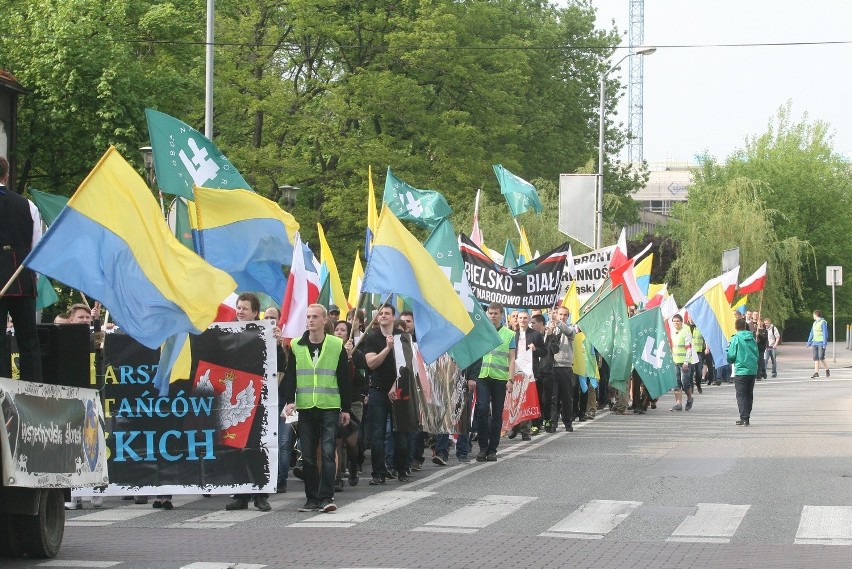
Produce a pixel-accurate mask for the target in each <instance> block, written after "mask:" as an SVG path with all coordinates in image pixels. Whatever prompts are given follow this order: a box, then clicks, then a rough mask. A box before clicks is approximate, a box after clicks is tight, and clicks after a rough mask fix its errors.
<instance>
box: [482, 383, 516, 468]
mask: <svg viewBox="0 0 852 569" xmlns="http://www.w3.org/2000/svg"><path fill="white" fill-rule="evenodd" d="M507 383H508V382H507V381H506V380H502V379H491V378H490V377H485V378H482V377H481V378H479V379H477V380H476V424H477V433H478V440H479V450H480V451H484V452H486V453H492V452H495V453H496V452H497V445H499V444H500V431H501V430H502V429H503V405H504V404H505V403H506V384H507ZM489 410H490V412H491V415H490V418H489Z"/></svg>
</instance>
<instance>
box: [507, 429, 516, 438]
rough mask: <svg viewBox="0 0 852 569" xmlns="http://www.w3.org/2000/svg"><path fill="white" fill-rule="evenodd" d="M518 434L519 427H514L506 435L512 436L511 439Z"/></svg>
mask: <svg viewBox="0 0 852 569" xmlns="http://www.w3.org/2000/svg"><path fill="white" fill-rule="evenodd" d="M517 436H518V428H517V427H512V429H511V430H510V431H509V434H508V435H506V437H507V438H510V439H514V438H515V437H517Z"/></svg>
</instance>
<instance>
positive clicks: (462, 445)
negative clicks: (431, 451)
mask: <svg viewBox="0 0 852 569" xmlns="http://www.w3.org/2000/svg"><path fill="white" fill-rule="evenodd" d="M468 452H470V435H467V434H466V435H459V440H458V441H457V442H456V458H465V457H466V456H467V453H468ZM435 454H437V455H438V456H440V457H441V458H443V459H444V460H447V459H448V458H450V435H448V434H446V433H442V434H438V435H435Z"/></svg>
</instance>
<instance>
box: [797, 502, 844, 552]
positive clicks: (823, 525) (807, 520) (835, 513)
mask: <svg viewBox="0 0 852 569" xmlns="http://www.w3.org/2000/svg"><path fill="white" fill-rule="evenodd" d="M793 543H797V544H823V545H852V506H805V507H804V508H802V517H801V518H800V519H799V529H798V530H797V531H796V539H795V541H794V542H793Z"/></svg>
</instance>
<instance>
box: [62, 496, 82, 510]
mask: <svg viewBox="0 0 852 569" xmlns="http://www.w3.org/2000/svg"><path fill="white" fill-rule="evenodd" d="M65 509H66V510H82V509H83V499H82V498H71V501H70V502H65Z"/></svg>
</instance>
